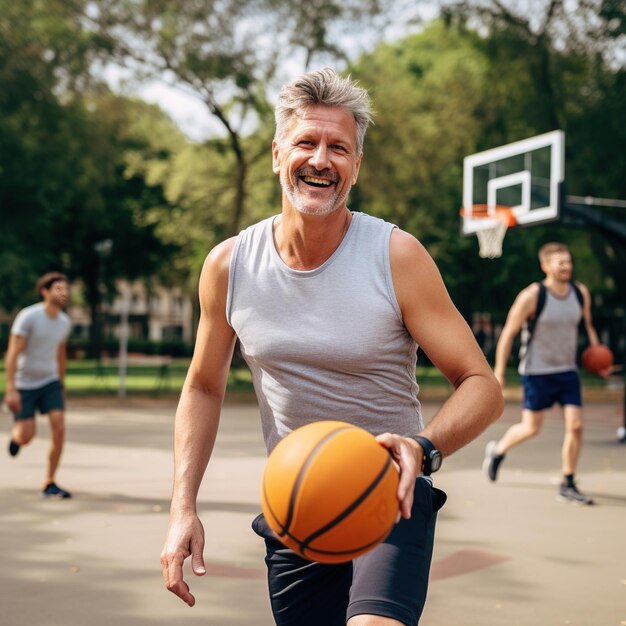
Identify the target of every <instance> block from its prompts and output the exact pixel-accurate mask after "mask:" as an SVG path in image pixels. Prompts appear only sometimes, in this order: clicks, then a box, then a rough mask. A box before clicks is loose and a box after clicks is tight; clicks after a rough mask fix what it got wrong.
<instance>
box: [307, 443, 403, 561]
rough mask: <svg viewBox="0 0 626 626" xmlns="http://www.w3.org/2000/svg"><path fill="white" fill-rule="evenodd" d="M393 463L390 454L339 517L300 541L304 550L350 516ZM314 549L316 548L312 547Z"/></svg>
mask: <svg viewBox="0 0 626 626" xmlns="http://www.w3.org/2000/svg"><path fill="white" fill-rule="evenodd" d="M390 464H391V455H388V457H387V462H386V463H385V465H384V466H383V468H382V469H381V471H380V472H379V473H378V475H377V476H376V478H374V480H373V481H372V482H371V483H370V485H369V486H368V487H367V489H365V491H364V492H363V493H362V494H361V495H360V496H359V497H358V498H357V499H356V500H355V501H354V502H353V503H352V504H351V505H350V506H348V507H347V508H346V509H344V510H343V511H342V512H341V513H340V514H339V515H338V516H337V517H335V519H333V520H331V521H330V522H328V523H327V524H326V525H325V526H322V528H320V529H318V530H316V531H315V532H314V533H313V534H312V535H309V536H308V537H307V538H306V539H303V540H302V541H301V542H300V549H301V550H302V551H304V550H306V549H308V547H309V544H310V543H311V542H312V541H315V539H317V538H318V537H319V536H320V535H323V534H324V533H325V532H327V531H328V530H330V529H331V528H333V526H336V525H337V524H338V523H339V522H341V521H343V520H344V519H345V518H346V517H348V516H349V515H350V514H351V513H352V512H353V511H354V510H355V509H357V508H358V506H359V505H360V504H361V503H362V502H363V501H364V500H365V499H366V498H367V497H368V496H369V495H370V494H371V493H372V491H373V490H374V489H375V488H376V487H377V486H378V484H379V483H380V481H381V480H382V479H383V477H384V476H385V474H386V473H387V469H388V468H389V465H390ZM312 549H313V550H314V549H315V548H312Z"/></svg>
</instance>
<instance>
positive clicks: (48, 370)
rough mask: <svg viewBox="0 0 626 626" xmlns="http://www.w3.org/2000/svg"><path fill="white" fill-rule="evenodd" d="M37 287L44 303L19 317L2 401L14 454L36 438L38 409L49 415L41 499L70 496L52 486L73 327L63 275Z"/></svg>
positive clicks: (13, 330) (13, 331) (8, 356)
mask: <svg viewBox="0 0 626 626" xmlns="http://www.w3.org/2000/svg"><path fill="white" fill-rule="evenodd" d="M37 288H38V290H39V293H40V294H41V296H42V298H43V301H42V302H39V303H37V304H33V305H31V306H29V307H26V308H25V309H22V310H21V311H20V312H19V313H18V314H17V317H16V318H15V321H14V322H13V326H12V327H11V335H10V337H9V347H8V350H7V354H6V389H5V398H4V401H5V403H6V405H7V406H8V407H9V409H11V411H13V415H14V418H15V423H14V425H13V429H12V430H11V439H10V441H9V454H10V455H11V456H16V455H17V453H18V452H19V450H20V448H21V447H22V446H24V445H26V444H27V443H30V441H31V440H32V439H33V437H34V436H35V430H36V424H35V413H36V411H39V412H40V413H42V414H46V413H47V415H48V419H49V420H50V434H51V442H50V453H49V454H48V468H47V475H46V480H45V482H44V485H43V488H42V491H41V495H42V496H44V497H57V498H69V497H71V495H70V493H69V492H68V491H66V490H65V489H61V488H60V487H59V486H58V485H57V484H56V482H55V475H56V472H57V469H58V466H59V462H60V460H61V453H62V452H63V443H64V439H65V399H64V390H63V378H64V376H65V359H66V349H65V346H66V343H67V338H68V336H69V333H70V328H71V323H70V318H69V317H68V316H67V315H66V314H65V313H64V312H63V310H62V309H63V308H64V307H65V305H66V304H67V299H68V294H69V284H68V280H67V277H66V276H65V275H64V274H60V273H58V272H50V273H48V274H44V275H43V276H42V277H41V278H40V279H39V280H38V281H37Z"/></svg>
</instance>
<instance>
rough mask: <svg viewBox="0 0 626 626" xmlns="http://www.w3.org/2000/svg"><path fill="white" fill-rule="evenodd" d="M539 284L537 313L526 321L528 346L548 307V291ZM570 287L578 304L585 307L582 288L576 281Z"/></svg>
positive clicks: (541, 283)
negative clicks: (545, 307) (546, 306)
mask: <svg viewBox="0 0 626 626" xmlns="http://www.w3.org/2000/svg"><path fill="white" fill-rule="evenodd" d="M537 284H538V285H539V294H538V295H537V306H536V307H535V313H534V315H533V316H532V317H530V318H528V320H527V321H526V330H527V333H528V334H527V337H528V338H527V340H526V346H529V345H530V341H531V339H532V338H533V332H534V330H535V326H536V324H537V320H538V319H539V316H540V315H541V312H542V311H543V307H544V306H545V305H546V292H547V291H548V290H547V289H546V286H545V285H544V284H543V282H541V281H539V282H538V283H537ZM570 285H571V286H572V289H573V290H574V293H575V294H576V299H577V300H578V303H579V304H580V306H581V307H582V306H583V292H582V291H581V290H580V287H579V286H578V285H577V284H576V283H575V282H574V281H571V282H570ZM581 323H582V320H581Z"/></svg>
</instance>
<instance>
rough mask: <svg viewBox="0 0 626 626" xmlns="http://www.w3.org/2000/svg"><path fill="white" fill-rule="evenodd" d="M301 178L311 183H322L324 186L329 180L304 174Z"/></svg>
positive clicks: (328, 183) (326, 185)
mask: <svg viewBox="0 0 626 626" xmlns="http://www.w3.org/2000/svg"><path fill="white" fill-rule="evenodd" d="M302 180H303V181H304V182H305V183H313V184H315V185H324V186H325V187H328V186H330V181H329V180H324V179H323V178H315V177H313V176H304V177H303V178H302Z"/></svg>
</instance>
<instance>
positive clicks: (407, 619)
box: [252, 478, 447, 626]
mask: <svg viewBox="0 0 626 626" xmlns="http://www.w3.org/2000/svg"><path fill="white" fill-rule="evenodd" d="M414 494H415V500H414V504H413V509H412V511H411V519H408V520H406V519H401V520H400V522H398V523H397V524H396V525H395V526H394V528H393V530H392V531H391V533H390V534H389V536H388V537H387V539H385V541H384V542H383V543H381V544H380V545H378V546H376V548H374V549H373V550H371V551H370V552H368V553H367V554H364V555H363V556H360V557H358V558H357V559H355V560H354V561H351V562H348V563H340V564H332V565H329V564H324V563H313V562H311V561H307V560H306V559H303V558H301V557H300V556H298V555H297V554H295V552H293V551H292V550H290V549H289V548H286V547H285V546H283V545H282V544H281V543H280V542H279V541H278V540H277V539H276V538H275V537H274V534H273V533H272V531H271V529H270V527H269V526H268V524H267V522H266V521H265V518H264V517H263V515H259V516H258V517H257V518H256V519H255V520H254V521H253V522H252V528H253V530H254V531H255V532H256V533H257V535H259V536H261V537H263V539H265V546H266V556H265V563H266V565H267V569H268V584H269V593H270V603H271V606H272V612H273V614H274V619H275V621H276V624H277V626H320V625H323V626H345V624H346V621H347V620H348V619H350V618H351V617H353V616H354V615H380V616H383V617H389V618H392V619H395V620H398V621H399V622H402V623H403V624H407V626H416V625H417V623H418V621H419V618H420V615H421V614H422V610H423V608H424V603H425V601H426V591H427V588H428V576H429V572H430V562H431V559H432V552H433V544H434V537H435V521H436V518H437V511H438V510H439V509H440V508H441V507H442V506H443V505H444V504H445V501H446V498H447V496H446V494H445V493H444V492H443V491H441V490H440V489H436V488H434V487H433V486H432V485H431V483H430V481H429V480H424V479H423V478H418V479H417V480H416V481H415V490H414Z"/></svg>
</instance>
